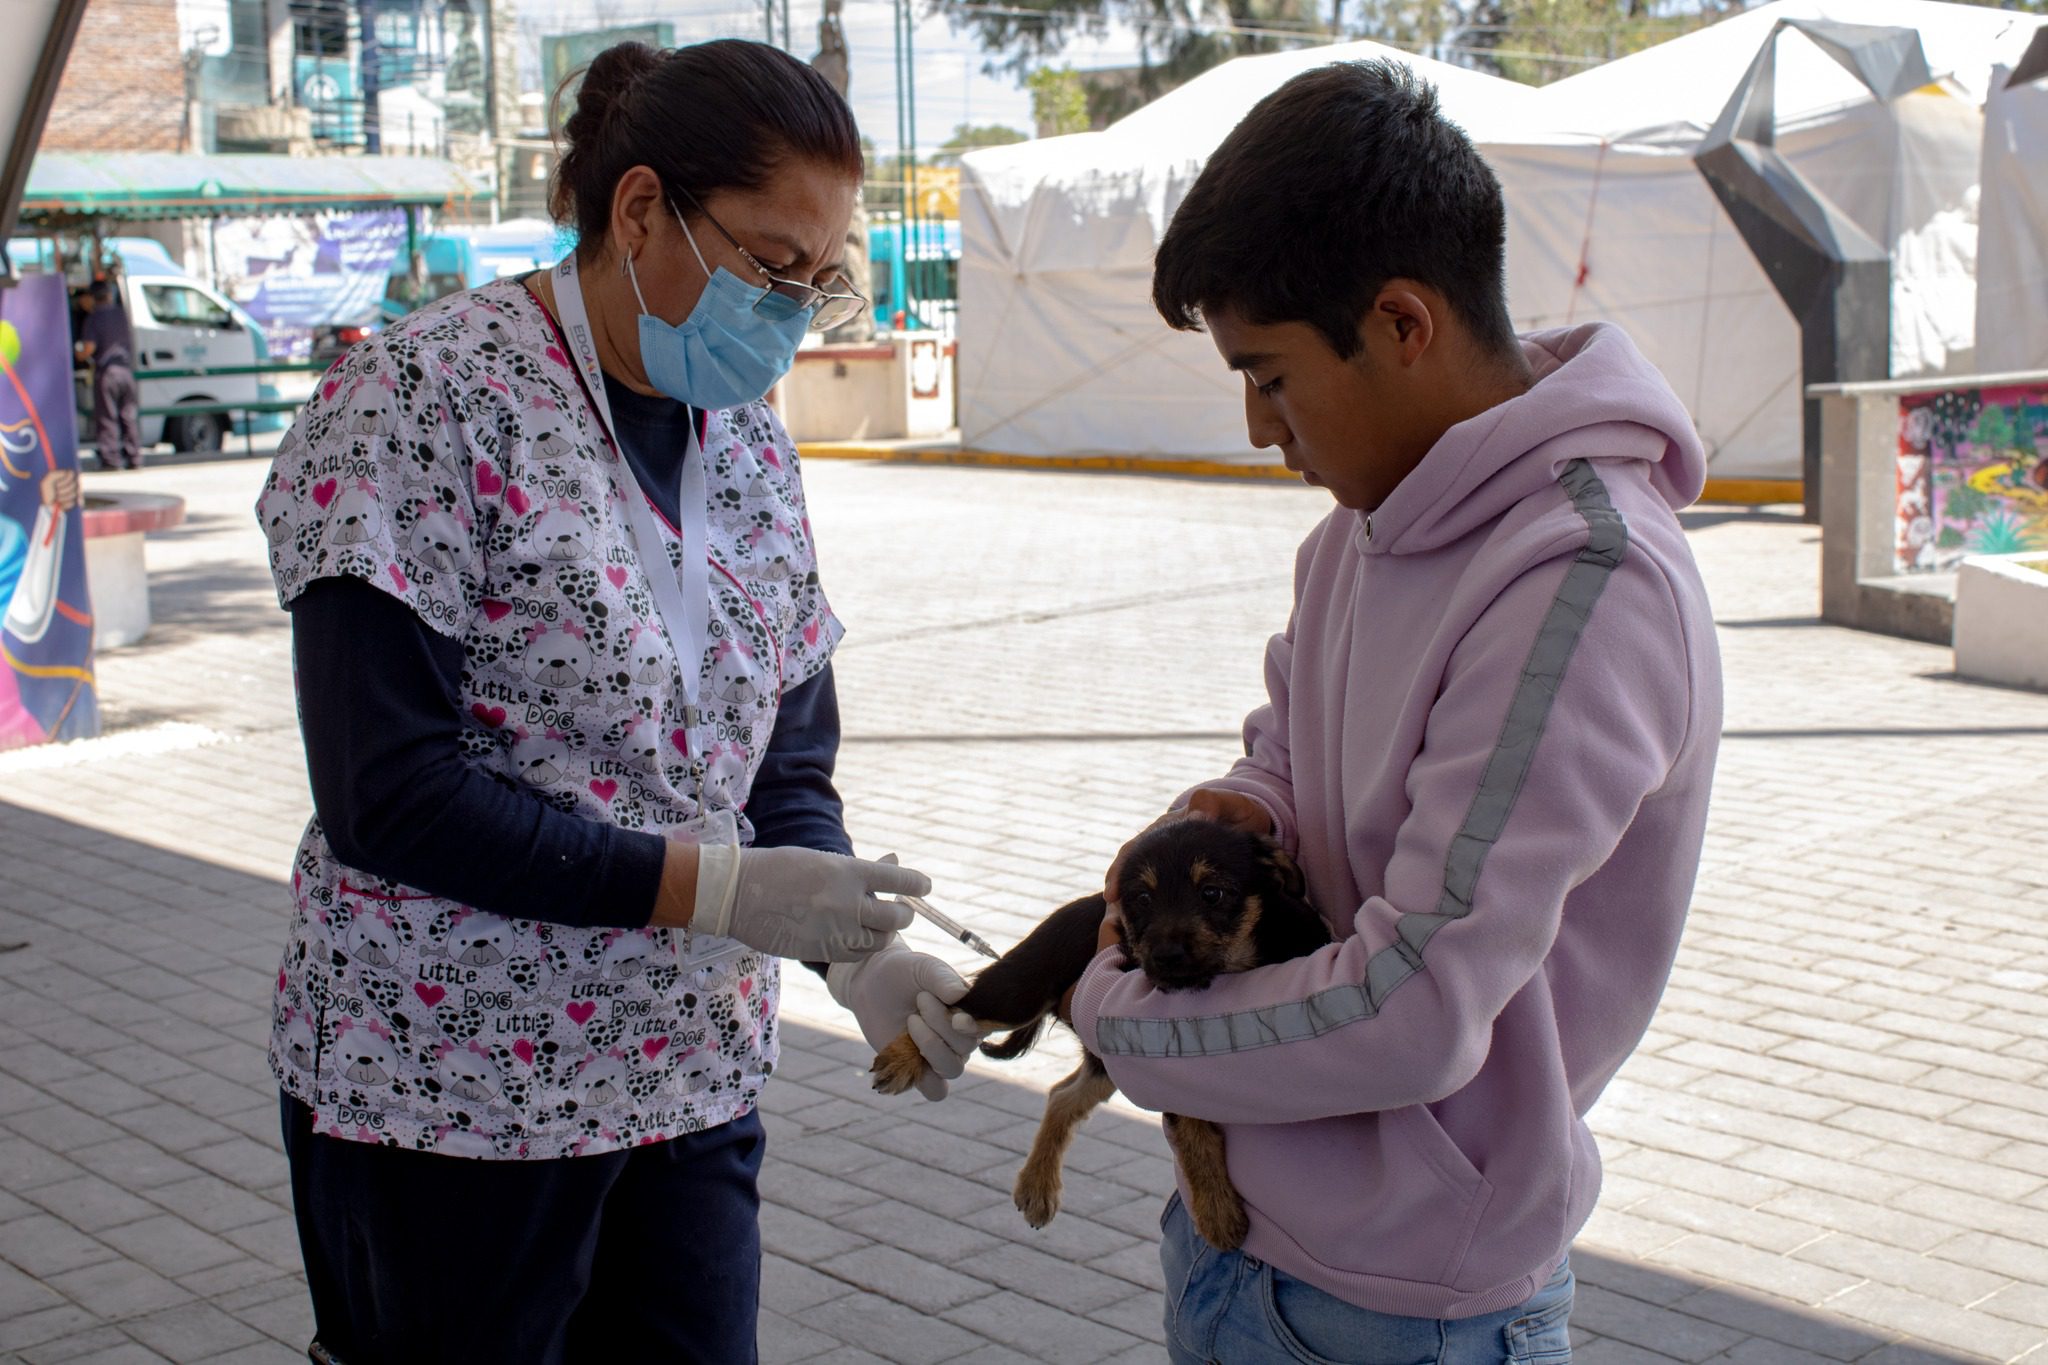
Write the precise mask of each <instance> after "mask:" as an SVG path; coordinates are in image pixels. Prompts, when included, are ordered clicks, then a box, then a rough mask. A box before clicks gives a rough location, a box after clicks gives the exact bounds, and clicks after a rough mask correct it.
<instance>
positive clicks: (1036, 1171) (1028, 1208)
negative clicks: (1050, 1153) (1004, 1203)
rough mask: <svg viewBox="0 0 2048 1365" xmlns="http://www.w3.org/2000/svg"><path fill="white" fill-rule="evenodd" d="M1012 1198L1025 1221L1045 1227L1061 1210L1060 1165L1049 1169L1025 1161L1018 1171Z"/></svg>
mask: <svg viewBox="0 0 2048 1365" xmlns="http://www.w3.org/2000/svg"><path fill="white" fill-rule="evenodd" d="M1011 1198H1012V1199H1014V1200H1015V1201H1016V1204H1017V1212H1019V1213H1021V1214H1023V1215H1024V1221H1025V1222H1027V1223H1029V1224H1031V1226H1032V1227H1034V1228H1042V1227H1044V1226H1045V1225H1046V1224H1047V1223H1050V1222H1051V1221H1052V1216H1053V1215H1054V1214H1056V1213H1058V1212H1059V1211H1060V1172H1059V1167H1057V1166H1055V1167H1052V1168H1051V1169H1050V1170H1047V1169H1043V1168H1041V1167H1039V1166H1038V1165H1037V1164H1035V1163H1031V1162H1027V1163H1025V1166H1024V1169H1023V1170H1021V1171H1019V1172H1017V1186H1016V1188H1015V1189H1014V1190H1013V1191H1011Z"/></svg>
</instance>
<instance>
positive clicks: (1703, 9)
mask: <svg viewBox="0 0 2048 1365" xmlns="http://www.w3.org/2000/svg"><path fill="white" fill-rule="evenodd" d="M1743 4H1744V0H1680V2H1679V3H1673V0H1661V3H1660V0H1479V3H1476V4H1473V5H1471V6H1470V7H1469V9H1468V13H1467V15H1466V18H1465V21H1464V23H1463V25H1462V26H1461V27H1460V30H1459V33H1458V44H1459V46H1461V47H1463V48H1465V49H1467V50H1468V51H1467V55H1468V56H1471V57H1473V58H1475V59H1476V60H1474V61H1473V65H1476V66H1478V67H1480V68H1481V69H1483V70H1487V71H1491V72H1493V73H1494V74H1496V75H1500V76H1505V77H1507V78H1508V79H1509V80H1516V81H1521V82H1523V83H1525V84H1528V85H1547V84H1549V83H1550V82H1551V81H1554V80H1560V79H1562V78H1563V77H1566V76H1570V75H1575V74H1577V73H1578V72H1580V71H1583V70H1585V69H1586V68H1587V67H1589V66H1597V65H1599V64H1600V63H1601V62H1606V61H1612V60H1613V59H1614V58H1616V57H1625V56H1627V55H1628V54H1629V53H1631V52H1640V51H1642V50H1643V49H1644V48H1646V47H1654V46H1655V45H1656V44H1658V43H1661V42H1664V41H1666V40H1667V39H1671V38H1676V37H1678V36H1680V35H1681V34H1685V33H1690V32H1692V31H1693V30H1694V29H1698V28H1704V27H1706V26H1707V25H1708V24H1711V23H1713V22H1714V21H1715V20H1717V19H1721V18H1725V17H1726V16H1727V15H1729V14H1732V13H1735V12H1737V11H1739V10H1740V9H1742V7H1743Z"/></svg>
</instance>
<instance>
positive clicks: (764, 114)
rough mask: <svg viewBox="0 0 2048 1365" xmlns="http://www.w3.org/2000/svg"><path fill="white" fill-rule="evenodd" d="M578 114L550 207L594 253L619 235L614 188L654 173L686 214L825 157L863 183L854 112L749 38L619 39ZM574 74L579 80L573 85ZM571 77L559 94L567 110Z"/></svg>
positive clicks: (802, 69)
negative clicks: (682, 43)
mask: <svg viewBox="0 0 2048 1365" xmlns="http://www.w3.org/2000/svg"><path fill="white" fill-rule="evenodd" d="M579 74H580V75H581V76H582V84H581V85H580V86H578V87H577V90H576V107H575V109H574V111H573V112H572V113H570V115H569V117H568V120H567V121H566V122H565V123H563V124H561V125H560V126H561V129H562V137H563V140H564V141H565V142H566V143H567V147H566V149H565V150H564V151H563V153H562V159H561V161H560V162H559V163H558V164H557V165H556V167H555V179H554V186H553V188H552V190H551V191H550V193H549V196H548V208H549V211H550V212H552V213H553V215H554V217H555V221H556V222H558V223H566V224H573V225H574V226H575V228H576V232H577V237H578V239H579V242H580V244H581V245H582V247H583V248H584V249H585V250H586V251H591V252H594V251H595V250H596V249H597V248H598V247H600V246H602V245H603V244H604V239H605V236H606V234H607V233H609V232H610V231H611V221H612V192H613V191H614V190H616V189H617V188H618V184H619V180H620V179H621V178H622V177H623V176H624V175H625V174H626V172H627V171H629V170H631V169H633V167H635V166H650V167H652V168H653V169H654V171H655V173H656V174H657V175H659V176H660V177H661V183H662V187H663V188H664V189H665V190H667V192H668V193H669V195H670V196H671V198H672V199H673V200H674V203H675V208H676V210H677V211H678V212H680V213H682V214H684V215H686V216H688V217H692V218H694V217H696V212H697V211H696V209H695V208H693V207H692V205H691V202H690V200H691V199H692V198H694V199H695V200H696V201H697V203H698V204H702V203H703V202H704V200H706V199H708V198H710V197H711V196H712V194H714V193H716V192H717V191H719V190H724V189H737V190H757V189H760V188H761V187H762V186H763V185H765V184H767V183H768V180H769V178H770V177H771V176H772V175H773V174H774V173H775V171H776V170H778V169H779V168H780V167H781V166H782V165H783V164H784V163H785V162H788V161H792V160H808V161H816V162H820V163H822V164H824V165H827V166H830V167H833V168H835V169H837V170H840V171H843V172H845V174H846V176H847V178H848V179H851V180H858V179H859V178H860V176H861V171H862V166H863V164H864V163H863V160H862V156H861V148H860V131H859V130H858V129H857V128H855V127H854V123H853V111H852V110H850V109H848V108H847V107H846V101H845V100H843V99H841V98H840V96H839V92H838V91H837V90H834V89H833V88H832V85H831V83H830V82H829V81H827V80H826V79H825V78H824V77H823V76H821V75H819V74H818V73H817V72H816V71H814V70H813V69H812V68H810V67H808V66H806V65H804V64H803V63H802V62H800V61H798V60H796V58H794V57H792V56H790V55H789V54H788V53H786V52H783V51H780V50H779V49H776V48H772V47H769V46H768V45H767V44H765V43H752V42H747V41H745V40H743V39H738V38H724V39H719V40H717V41H715V42H708V43H696V44H693V45H692V46H689V47H678V48H667V49H663V48H652V47H648V46H646V45H645V44H642V43H619V44H618V45H616V46H614V47H608V48H606V49H605V50H604V51H602V52H600V53H598V54H597V57H596V59H595V60H594V61H592V62H591V63H590V66H589V68H588V69H586V70H584V71H583V72H581V73H579ZM574 79H575V78H574V77H571V80H574ZM568 93H569V82H568V81H565V82H563V84H562V86H561V88H559V89H558V90H556V92H555V106H556V110H557V113H559V111H560V108H561V105H562V103H563V102H564V100H565V99H566V98H567V96H568Z"/></svg>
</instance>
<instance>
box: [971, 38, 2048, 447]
mask: <svg viewBox="0 0 2048 1365" xmlns="http://www.w3.org/2000/svg"><path fill="white" fill-rule="evenodd" d="M1780 18H1825V19H1833V20H1837V21H1841V22H1849V23H1858V24H1866V25H1901V26H1907V27H1913V28H1915V29H1917V30H1918V31H1919V32H1920V34H1921V37H1922V42H1923V46H1924V48H1925V50H1926V53H1927V57H1928V62H1929V66H1930V68H1931V70H1932V71H1933V73H1934V75H1935V77H1936V82H1935V84H1934V85H1933V86H1930V87H1928V88H1927V89H1926V90H1924V91H1922V92H1918V93H1915V94H1913V95H1909V96H1906V97H1904V98H1903V99H1901V100H1898V101H1896V102H1894V104H1893V105H1891V106H1889V107H1881V106H1878V105H1876V104H1875V103H1874V102H1873V101H1872V100H1871V99H1870V98H1869V96H1868V95H1867V94H1866V93H1865V92H1864V91H1863V89H1862V87H1861V86H1860V85H1858V84H1857V83H1856V82H1855V80H1854V78H1853V77H1851V76H1849V75H1848V73H1847V72H1845V71H1843V70H1842V68H1841V67H1840V66H1838V65H1837V64H1836V63H1835V62H1834V61H1833V60H1832V59H1830V58H1828V57H1827V56H1826V55H1825V54H1824V53H1822V52H1821V51H1820V50H1819V49H1818V48H1817V47H1815V46H1814V45H1813V44H1812V43H1811V42H1809V41H1808V40H1807V39H1806V38H1804V37H1803V36H1801V35H1798V34H1796V33H1792V34H1786V35H1783V36H1781V37H1780V38H1779V40H1778V42H1779V52H1778V72H1777V83H1776V96H1777V109H1778V129H1779V146H1780V149H1781V150H1782V151H1783V152H1784V153H1785V154H1786V156H1787V157H1788V159H1789V160H1790V161H1791V162H1792V164H1793V165H1794V166H1796V167H1797V168H1798V169H1799V170H1800V171H1801V172H1802V173H1804V174H1805V175H1807V176H1808V177H1809V178H1810V179H1811V180H1812V181H1813V182H1814V183H1815V184H1816V185H1817V186H1818V187H1819V188H1820V189H1821V190H1822V192H1823V193H1826V194H1827V195H1829V196H1830V197H1831V198H1833V199H1834V200H1835V201H1836V202H1837V204H1839V205H1840V206H1841V207H1842V208H1843V209H1844V211H1845V212H1847V213H1848V214H1849V215H1850V216H1851V217H1852V218H1854V219H1855V220H1856V221H1857V222H1858V223H1859V225H1861V226H1862V227H1864V229H1865V230H1866V231H1868V232H1870V233H1871V235H1872V236H1873V237H1875V238H1876V239H1877V240H1879V241H1882V242H1887V243H1890V244H1891V245H1892V246H1893V247H1894V249H1895V251H1896V253H1897V258H1898V260H1899V262H1900V265H1899V269H1898V272H1897V275H1898V278H1897V283H1896V285H1895V290H1894V314H1895V318H1894V327H1893V353H1894V354H1893V361H1894V370H1895V372H1896V373H1901V374H1910V373H1927V372H1933V371H1939V370H1941V369H1943V368H1944V367H1948V366H1957V365H1962V364H1966V363H1967V362H1968V360H1969V358H1970V346H1971V341H1972V337H1973V334H1974V311H1973V310H1974V290H1973V270H1974V250H1975V236H1976V233H1975V226H1976V225H1975V221H1974V211H1973V206H1974V186H1975V182H1976V178H1977V164H1976V163H1977V156H1978V148H1979V143H1980V137H1979V130H1980V128H1981V126H1982V116H1981V113H1980V111H1979V108H1978V106H1979V104H1980V103H1981V101H1982V99H1983V97H1984V94H1985V92H1986V91H1987V90H1988V88H1989V85H1990V73H1991V66H1992V64H1993V63H1994V62H1995V61H1999V60H2006V61H2012V60H2015V59H2016V58H2017V56H2018V53H2019V52H2020V51H2021V50H2023V49H2024V47H2025V45H2026V41H2027V38H2028V36H2029V35H2030V33H2031V30H2032V28H2033V26H2035V25H2037V24H2039V23H2040V22H2041V21H2040V20H2039V19H2038V18H2032V17H2029V16H2022V15H2015V14H2010V13H2006V12H2003V11H1997V10H1983V9H1978V8H1974V7H1971V6H1964V5H1951V4H1939V3H1934V2H1933V0H1778V3H1774V4H1770V5H1765V6H1763V7H1761V8H1759V9H1757V10H1754V11H1750V12H1748V13H1746V14H1743V15H1740V16H1737V17H1735V18H1732V19H1728V20H1725V21H1723V22H1722V23H1720V24H1717V25H1714V26H1713V27H1711V28H1708V29H1705V30H1702V31H1700V32H1698V33H1695V34H1692V35H1688V36H1687V37H1684V38H1680V39H1677V40H1674V41H1672V42H1669V43H1665V44H1662V45H1660V46H1658V47H1656V48H1652V49H1650V50H1648V51H1646V52H1642V53H1639V54H1636V55H1634V56H1631V57H1627V58H1623V59H1621V60H1619V61H1615V62H1611V63H1608V64H1606V65H1604V66H1601V67H1598V68H1595V69H1593V70H1591V71H1589V72H1587V73H1585V74H1583V75H1580V76H1576V77H1573V78H1571V79H1569V80H1566V81H1561V82H1558V83H1557V84H1555V85H1552V86H1549V87H1546V88H1544V89H1542V90H1540V91H1538V90H1531V89H1528V88H1526V87H1522V86H1517V85H1513V84H1510V83H1508V82H1504V81H1498V80H1495V79H1493V78H1491V77H1487V76H1484V75H1480V74H1478V73H1475V72H1471V71H1468V70H1464V69H1462V68H1455V67H1447V66H1444V65H1442V64H1439V63H1435V62H1429V61H1427V60H1425V59H1422V58H1414V57H1407V56H1405V55H1403V54H1399V53H1393V52H1389V51H1387V50H1385V49H1382V48H1379V47H1377V46H1376V45H1373V44H1351V45H1346V46H1343V47H1334V48H1323V49H1316V50H1311V51H1307V52H1295V53H1287V54H1283V55H1280V56H1273V57H1256V58H1244V59H1240V60H1238V61H1235V62H1231V63H1229V64H1227V65H1225V66H1223V67H1220V68H1218V69H1217V70H1216V71H1214V72H1211V73H1208V74H1207V75H1205V76H1203V77H1202V78H1200V79H1198V80H1196V81H1193V82H1190V83H1189V84H1188V85H1186V86H1184V87H1182V88H1181V89H1180V90H1177V91H1175V92H1173V93H1171V94H1169V95H1167V96H1166V97H1164V98H1163V99H1161V100H1159V101H1157V102H1155V103H1154V104H1152V105H1150V106H1148V107H1147V108H1145V109H1142V110H1140V111H1138V112H1137V113H1136V114H1133V115H1132V116H1131V117H1130V118H1127V119H1125V120H1123V121H1122V122H1120V123H1118V124H1116V125H1115V126H1113V127H1112V128H1110V129H1109V130H1107V131H1105V132H1102V133H1091V134H1082V135H1080V136H1078V137H1071V138H1058V139H1052V140H1048V141H1045V142H1039V143H1027V144H1022V145H1019V146H1017V147H1011V148H1000V149H994V150H991V151H985V152H978V153H975V154H973V155H971V156H969V157H968V158H967V161H966V165H967V174H966V183H965V185H964V186H963V191H964V192H963V195H962V204H961V217H962V238H963V258H962V262H961V347H960V365H961V400H960V402H961V426H962V429H963V437H964V439H965V441H966V443H967V444H969V445H970V446H974V447H978V448H982V449H987V450H995V451H1005V452H1014V453H1020V454H1119V455H1133V454H1135V455H1163V456H1199V457H1208V458H1216V457H1222V458H1243V459H1252V458H1259V457H1257V456H1255V455H1254V454H1253V452H1251V451H1250V450H1249V449H1248V448H1247V446H1246V443H1245V437H1244V432H1243V421H1242V409H1241V402H1242V398H1241V389H1240V388H1239V385H1238V382H1237V381H1236V380H1235V378H1234V377H1232V376H1229V375H1227V374H1226V373H1225V372H1224V371H1223V369H1222V367H1221V365H1220V364H1219V363H1218V361H1217V360H1216V358H1215V354H1214V351H1213V349H1212V348H1211V347H1210V346H1209V343H1208V341H1207V339H1206V338H1202V337H1189V336H1179V335H1176V334H1172V333H1169V332H1168V331H1167V330H1166V328H1165V327H1164V325H1163V324H1162V323H1161V322H1160V321H1159V319H1158V317H1157V314H1156V313H1154V312H1153V311H1152V308H1151V304H1150V298H1149V294H1150V263H1151V254H1152V252H1153V250H1154V249H1155V248H1156V246H1157V243H1158V239H1159V236H1160V235H1161V233H1163V231H1164V229H1165V226H1166V224H1167V222H1169V221H1170V219H1171V216H1172V212H1173V210H1174V208H1175V207H1177V206H1178V204H1179V202H1180V197H1181V196H1182V194H1184V193H1185V191H1186V188H1187V186H1188V185H1189V184H1190V183H1192V181H1193V179H1194V176H1195V175H1196V174H1197V173H1198V172H1199V170H1200V166H1201V163H1202V161H1203V160H1204V159H1205V158H1206V156H1207V154H1208V153H1209V152H1210V151H1211V150H1213V149H1214V147H1215V146H1216V144H1217V143H1218V142H1220V141H1221V140H1222V138H1223V136H1224V135H1225V134H1226V133H1227V132H1228V130H1229V129H1230V128H1231V127H1232V126H1234V125H1235V124H1236V122H1237V121H1238V120H1239V119H1240V118H1242V117H1243V115H1244V114H1245V113H1247V112H1248V111H1249V110H1250V108H1251V106H1252V105H1253V104H1254V103H1256V102H1257V101H1258V99H1260V98H1262V97H1263V96H1264V95H1265V94H1267V93H1269V92H1270V91H1272V90H1273V89H1275V88H1277V87H1278V86H1279V85H1280V84H1282V83H1283V82H1284V81H1286V80H1287V79H1288V78H1290V77H1292V76H1293V75H1295V74H1297V73H1298V72H1300V71H1303V70H1307V69H1310V68H1311V67H1314V66H1318V65H1321V64H1324V63H1327V62H1332V61H1341V60H1357V59H1359V58H1362V57H1367V56H1380V55H1385V56H1392V57H1395V58H1396V59H1398V60H1403V61H1407V62H1408V63H1409V64H1410V65H1412V66H1414V67H1415V68H1416V69H1417V70H1418V72H1419V73H1420V74H1422V75H1423V76H1425V77H1426V78H1427V79H1429V80H1431V81H1432V82H1435V83H1437V84H1438V86H1439V89H1440V92H1441V96H1442V100H1443V105H1444V108H1445V111H1446V113H1447V114H1448V115H1449V116H1450V117H1451V118H1452V119H1454V120H1455V121H1457V122H1459V123H1460V124H1462V125H1463V126H1464V127H1465V128H1466V130H1467V131H1468V132H1469V133H1470V134H1471V135H1472V137H1473V140H1474V141H1475V142H1476V143H1478V144H1479V145H1480V147H1481V149H1482V150H1483V151H1484V152H1485V154H1486V156H1487V157H1488V159H1489V160H1490V161H1492V163H1493V164H1494V166H1495V168H1496V170H1497V171H1498V172H1499V173H1500V177H1501V181H1502V184H1503V187H1504V189H1505V191H1506V196H1507V202H1508V211H1509V229H1508V282H1509V296H1510V299H1509V301H1510V307H1511V309H1512V311H1513V313H1514V316H1515V319H1516V322H1517V325H1519V326H1523V327H1542V326H1556V325H1560V324H1562V323H1565V322H1567V321H1584V320H1587V319H1592V318H1608V319H1612V320H1614V321H1617V322H1621V323H1623V324H1624V325H1626V326H1627V327H1628V328H1629V329H1630V331H1631V333H1632V334H1634V335H1635V337H1636V338H1637V340H1638V342H1639V343H1640V344H1641V345H1642V346H1643V347H1644V349H1645V351H1646V352H1648V354H1649V355H1650V357H1651V359H1653V360H1654V361H1656V362H1657V363H1658V364H1659V365H1660V366H1661V367H1662V368H1663V369H1664V371H1665V373H1666V374H1667V375H1668V376H1669V377H1670V379H1671V381H1672V383H1673V385H1674V387H1675V388H1676V389H1677V390H1678V392H1679V394H1680V396H1681V397H1682V398H1683V399H1684V400H1685V401H1686V403H1687V405H1688V406H1689V407H1690V409H1691V410H1692V412H1693V414H1694V419H1695V421H1696V422H1697V423H1698V424H1699V427H1700V431H1701V435H1702V437H1703V438H1704V440H1705V441H1706V443H1707V446H1708V449H1709V451H1710V454H1711V458H1712V460H1713V472H1714V474H1715V475H1716V476H1717V477H1720V478H1724V479H1725V478H1790V477H1797V473H1798V468H1799V450H1800V437H1799V402H1798V395H1799V382H1800V376H1799V360H1798V357H1799V339H1798V334H1797V330H1796V328H1795V326H1794V323H1793V321H1792V318H1791V316H1790V314H1789V313H1788V312H1787V311H1786V309H1785V307H1784V305H1783V304H1782V303H1781V302H1780V301H1779V299H1778V297H1777V295H1776V293H1775V291H1773V289H1772V288H1771V285H1770V283H1769V281H1768V280H1767V279H1766V278H1765V276H1764V274H1763V271H1762V270H1761V268H1760V267H1758V266H1757V264H1756V263H1755V261H1754V259H1753V258H1752V257H1751V255H1750V252H1749V249H1748V247H1747V246H1746V245H1745V244H1744V242H1743V240H1742V238H1741V236H1740V235H1739V234H1738V233H1737V232H1736V230H1735V228H1734V226H1733V224H1732V223H1730V222H1729V221H1728V219H1727V216H1726V214H1725V213H1724V212H1723V211H1722V209H1721V207H1720V204H1719V202H1718V201H1717V200H1716V199H1715V198H1714V195H1713V192H1712V191H1711V189H1709V187H1708V186H1707V184H1706V182H1705V180H1704V179H1703V178H1702V177H1701V176H1700V174H1699V172H1698V170H1697V168H1696V167H1695V166H1694V165H1693V162H1692V154H1693V153H1694V152H1695V151H1696V150H1697V149H1698V147H1699V144H1700V143H1701V141H1702V140H1703V138H1704V136H1705V134H1706V132H1707V129H1708V128H1709V127H1711V125H1712V124H1713V122H1714V120H1715V119H1716V118H1717V117H1718V116H1719V114H1720V112H1721V109H1722V108H1723V106H1724V105H1725V104H1726V103H1727V100H1728V98H1729V96H1730V95H1731V94H1732V93H1733V91H1734V90H1735V88H1736V86H1737V85H1738V84H1739V82H1740V80H1741V78H1742V76H1743V75H1744V73H1745V72H1746V71H1747V69H1748V67H1749V64H1750V62H1751V61H1752V60H1753V59H1754V58H1755V56H1756V54H1757V52H1758V50H1759V49H1760V48H1761V46H1762V44H1763V42H1764V39H1765V36H1766V35H1767V34H1769V33H1770V31H1771V29H1772V27H1773V25H1775V23H1776V22H1777V21H1778V19H1780Z"/></svg>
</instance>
